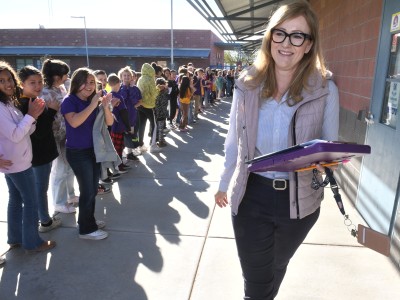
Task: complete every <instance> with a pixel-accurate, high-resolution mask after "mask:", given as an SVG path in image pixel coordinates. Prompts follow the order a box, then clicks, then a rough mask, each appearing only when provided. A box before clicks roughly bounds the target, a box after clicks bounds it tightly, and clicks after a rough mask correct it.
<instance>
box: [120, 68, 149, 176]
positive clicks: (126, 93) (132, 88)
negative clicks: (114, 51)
mask: <svg viewBox="0 0 400 300" xmlns="http://www.w3.org/2000/svg"><path fill="white" fill-rule="evenodd" d="M118 77H119V79H120V80H121V87H120V90H119V95H121V96H122V98H123V99H124V100H125V105H126V108H127V110H128V115H129V124H130V125H131V130H130V131H133V132H134V133H135V134H137V133H138V131H139V127H140V122H139V121H140V120H139V113H138V108H139V107H140V106H141V105H142V94H141V91H140V90H139V88H138V87H137V86H136V85H135V81H136V78H137V74H136V73H135V72H133V71H132V70H131V68H130V67H124V68H122V69H120V70H119V71H118ZM126 149H127V155H126V159H127V160H131V161H139V159H138V158H137V157H136V155H139V154H141V151H138V152H136V151H133V150H134V149H131V148H128V147H127V148H126ZM141 150H143V151H144V150H145V149H141ZM134 152H135V153H134ZM135 154H136V155H135ZM129 168H130V166H129V165H126V164H124V163H123V164H122V166H121V168H120V170H123V171H126V170H127V169H129Z"/></svg>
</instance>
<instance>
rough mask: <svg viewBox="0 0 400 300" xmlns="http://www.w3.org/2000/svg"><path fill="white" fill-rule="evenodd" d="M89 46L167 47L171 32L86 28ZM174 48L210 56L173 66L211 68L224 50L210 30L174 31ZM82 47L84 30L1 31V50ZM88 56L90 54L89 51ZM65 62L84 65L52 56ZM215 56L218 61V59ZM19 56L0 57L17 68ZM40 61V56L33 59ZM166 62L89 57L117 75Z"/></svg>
mask: <svg viewBox="0 0 400 300" xmlns="http://www.w3.org/2000/svg"><path fill="white" fill-rule="evenodd" d="M87 37H88V46H89V48H90V47H145V48H170V45H171V31H170V30H167V29H92V28H88V29H87ZM173 40H174V48H175V49H178V48H186V49H187V48H189V49H210V55H209V57H201V58H200V57H195V58H193V57H174V66H175V68H176V69H177V68H178V66H181V65H184V64H187V63H188V62H192V63H193V64H194V65H195V66H196V67H202V68H205V67H208V66H210V65H211V66H214V65H217V64H218V63H221V65H222V63H223V57H224V55H223V53H224V50H223V49H221V48H218V47H216V46H215V45H214V42H220V39H219V38H218V37H217V36H216V35H215V34H214V33H212V31H210V30H179V29H177V30H174V36H173ZM84 45H85V32H84V30H83V29H1V30H0V47H2V46H14V47H15V46H21V47H23V46H44V47H48V46H67V47H71V46H75V47H83V46H84ZM89 53H90V51H89ZM51 57H53V58H58V59H68V60H69V61H70V67H71V69H72V70H75V69H76V68H79V67H82V66H86V57H83V56H70V57H62V56H54V55H53V56H51ZM218 57H220V58H221V59H220V60H218ZM18 58H22V57H21V56H7V57H0V59H4V60H6V61H8V62H9V63H10V64H12V65H13V66H14V67H16V59H18ZM31 58H35V59H38V60H40V58H41V57H39V56H34V57H32V56H31ZM153 61H155V62H158V61H165V62H166V64H167V66H170V62H171V57H170V56H166V57H111V56H107V57H95V56H91V57H90V67H91V68H92V69H104V70H106V71H107V72H108V73H110V72H117V71H118V70H119V69H120V68H122V67H125V66H127V65H129V66H131V67H132V68H133V69H135V70H136V71H139V72H140V69H141V66H142V65H143V63H145V62H148V63H150V62H153Z"/></svg>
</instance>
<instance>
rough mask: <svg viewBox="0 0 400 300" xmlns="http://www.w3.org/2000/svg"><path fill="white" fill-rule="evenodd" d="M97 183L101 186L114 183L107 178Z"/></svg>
mask: <svg viewBox="0 0 400 300" xmlns="http://www.w3.org/2000/svg"><path fill="white" fill-rule="evenodd" d="M99 182H100V183H101V184H113V183H114V181H113V180H112V179H111V178H110V177H108V178H106V179H100V180H99Z"/></svg>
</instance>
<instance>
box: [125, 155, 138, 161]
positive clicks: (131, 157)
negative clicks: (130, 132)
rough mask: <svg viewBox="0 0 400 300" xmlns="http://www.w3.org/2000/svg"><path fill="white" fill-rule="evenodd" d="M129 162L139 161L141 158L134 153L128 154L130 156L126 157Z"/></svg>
mask: <svg viewBox="0 0 400 300" xmlns="http://www.w3.org/2000/svg"><path fill="white" fill-rule="evenodd" d="M126 159H127V160H134V161H137V160H139V158H137V157H136V156H135V155H134V154H133V153H128V155H127V156H126Z"/></svg>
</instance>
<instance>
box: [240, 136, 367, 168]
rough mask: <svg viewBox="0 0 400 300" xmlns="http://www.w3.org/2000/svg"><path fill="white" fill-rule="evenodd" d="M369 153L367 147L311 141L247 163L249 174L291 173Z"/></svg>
mask: <svg viewBox="0 0 400 300" xmlns="http://www.w3.org/2000/svg"><path fill="white" fill-rule="evenodd" d="M370 153H371V147H370V146H369V145H360V144H352V143H341V142H328V141H324V140H312V141H309V142H306V143H303V144H299V145H296V146H293V147H290V148H287V149H284V150H281V151H277V152H273V153H269V154H266V155H263V156H259V157H256V158H254V159H253V160H250V161H248V162H247V163H248V164H249V165H248V169H249V171H250V172H265V171H281V172H292V171H295V170H298V169H301V168H306V167H309V166H311V165H313V164H316V163H332V162H338V163H340V162H343V161H346V160H349V159H350V158H352V157H356V156H362V155H365V154H370Z"/></svg>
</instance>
